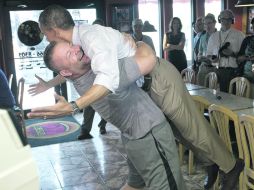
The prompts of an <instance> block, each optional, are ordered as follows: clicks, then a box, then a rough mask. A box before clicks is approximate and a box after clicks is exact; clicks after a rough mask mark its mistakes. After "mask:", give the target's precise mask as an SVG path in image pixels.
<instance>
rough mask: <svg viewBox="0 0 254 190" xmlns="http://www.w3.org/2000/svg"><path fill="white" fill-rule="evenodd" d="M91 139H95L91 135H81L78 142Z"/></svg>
mask: <svg viewBox="0 0 254 190" xmlns="http://www.w3.org/2000/svg"><path fill="white" fill-rule="evenodd" d="M91 138H93V136H92V135H90V134H89V133H81V134H80V135H79V136H78V140H85V139H91Z"/></svg>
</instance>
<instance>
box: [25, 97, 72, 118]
mask: <svg viewBox="0 0 254 190" xmlns="http://www.w3.org/2000/svg"><path fill="white" fill-rule="evenodd" d="M55 98H56V100H57V103H56V104H55V105H53V106H45V107H39V108H34V109H32V110H31V112H30V113H28V114H27V117H28V118H44V119H47V118H55V117H59V116H64V115H70V114H72V106H71V104H70V103H69V102H67V101H66V100H65V98H64V97H63V96H59V95H57V94H55Z"/></svg>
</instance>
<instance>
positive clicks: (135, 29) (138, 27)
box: [132, 24, 143, 34]
mask: <svg viewBox="0 0 254 190" xmlns="http://www.w3.org/2000/svg"><path fill="white" fill-rule="evenodd" d="M132 29H133V32H134V33H135V34H142V30H143V26H142V24H135V25H134V26H133V27H132Z"/></svg>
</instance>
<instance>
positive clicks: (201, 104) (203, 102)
mask: <svg viewBox="0 0 254 190" xmlns="http://www.w3.org/2000/svg"><path fill="white" fill-rule="evenodd" d="M192 99H193V100H194V102H195V103H196V105H197V107H198V109H199V111H200V113H202V114H204V113H205V110H208V107H209V106H210V105H211V103H210V102H209V101H208V100H207V99H205V98H204V97H202V96H198V95H193V96H192Z"/></svg>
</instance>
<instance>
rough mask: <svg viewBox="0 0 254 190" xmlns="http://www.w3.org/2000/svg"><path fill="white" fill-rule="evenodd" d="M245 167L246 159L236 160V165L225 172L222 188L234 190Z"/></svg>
mask: <svg viewBox="0 0 254 190" xmlns="http://www.w3.org/2000/svg"><path fill="white" fill-rule="evenodd" d="M243 169H244V161H243V160H242V159H238V160H236V164H235V167H234V168H233V169H232V170H231V171H230V172H228V173H226V174H225V176H224V179H223V183H222V188H221V190H232V189H234V188H235V187H236V184H237V182H238V179H239V176H240V173H241V172H242V171H243Z"/></svg>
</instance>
